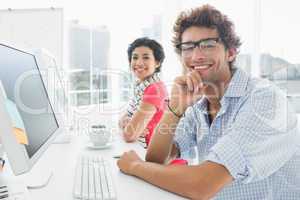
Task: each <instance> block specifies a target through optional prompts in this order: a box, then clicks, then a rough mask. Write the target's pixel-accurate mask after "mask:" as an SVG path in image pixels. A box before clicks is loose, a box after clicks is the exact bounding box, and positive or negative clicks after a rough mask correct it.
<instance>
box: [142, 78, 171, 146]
mask: <svg viewBox="0 0 300 200" xmlns="http://www.w3.org/2000/svg"><path fill="white" fill-rule="evenodd" d="M167 98H168V92H167V89H166V86H165V84H164V83H163V82H162V81H160V82H156V83H152V84H151V85H149V86H148V87H147V88H146V89H145V91H144V96H143V100H142V101H143V102H144V103H149V104H151V105H153V106H155V108H156V112H155V114H154V115H153V117H152V119H151V120H150V122H149V123H148V125H147V127H146V128H147V129H148V133H147V134H146V143H147V145H148V144H149V141H150V138H151V136H152V133H153V131H154V128H155V127H156V126H157V124H158V123H159V121H160V119H161V117H162V115H163V114H164V110H165V108H166V103H165V102H166V101H165V100H166V99H167Z"/></svg>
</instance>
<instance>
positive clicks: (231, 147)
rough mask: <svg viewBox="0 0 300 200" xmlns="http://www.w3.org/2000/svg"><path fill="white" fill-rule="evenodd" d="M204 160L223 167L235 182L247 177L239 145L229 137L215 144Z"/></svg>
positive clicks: (245, 163)
mask: <svg viewBox="0 0 300 200" xmlns="http://www.w3.org/2000/svg"><path fill="white" fill-rule="evenodd" d="M205 160H209V161H212V162H215V163H218V164H221V165H223V166H225V167H226V168H227V170H228V171H229V173H230V174H231V176H232V177H233V178H234V179H235V180H240V181H243V180H244V179H246V178H247V177H248V175H249V173H248V169H247V161H246V159H245V158H244V156H243V154H242V151H241V149H240V147H239V145H238V144H236V143H235V142H234V141H232V140H231V139H230V138H229V137H224V138H222V139H221V140H220V141H219V142H218V143H217V144H215V145H214V146H213V147H212V148H211V150H210V153H209V154H208V156H207V158H206V159H205Z"/></svg>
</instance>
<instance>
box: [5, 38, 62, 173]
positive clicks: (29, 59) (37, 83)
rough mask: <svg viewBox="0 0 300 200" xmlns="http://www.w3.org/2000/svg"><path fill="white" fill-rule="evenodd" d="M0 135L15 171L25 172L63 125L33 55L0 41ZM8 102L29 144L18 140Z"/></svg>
mask: <svg viewBox="0 0 300 200" xmlns="http://www.w3.org/2000/svg"><path fill="white" fill-rule="evenodd" d="M0 57H1V59H0V80H1V84H2V88H3V89H1V90H0V131H1V134H0V139H1V142H2V145H3V147H4V150H5V152H6V154H7V158H8V161H9V163H10V166H11V168H12V170H13V172H14V174H15V175H19V174H23V173H25V172H28V171H29V170H30V169H31V168H32V167H33V165H34V164H35V163H36V161H37V160H38V159H39V158H40V157H41V155H42V154H43V153H44V151H45V150H46V149H47V148H48V147H49V145H50V144H51V143H52V141H53V139H54V138H55V136H56V135H57V134H59V132H60V131H62V129H61V128H60V126H59V123H58V121H57V119H56V116H55V113H54V111H53V108H52V106H51V103H50V101H49V96H48V94H47V91H46V88H45V85H44V83H43V80H42V77H41V73H40V70H39V67H38V65H37V62H36V59H35V56H34V55H33V54H30V53H28V52H25V51H22V50H19V49H16V48H13V47H10V46H7V45H4V44H0ZM7 102H9V103H10V105H15V108H16V109H15V110H16V112H17V113H18V114H19V115H20V119H21V121H22V123H23V125H24V132H25V133H26V136H27V139H28V144H20V143H19V142H18V140H17V137H16V134H15V132H14V131H15V130H14V129H13V128H12V127H13V126H14V124H13V120H12V119H11V113H9V112H10V111H9V109H8V108H7Z"/></svg>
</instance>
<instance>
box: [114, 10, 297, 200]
mask: <svg viewBox="0 0 300 200" xmlns="http://www.w3.org/2000/svg"><path fill="white" fill-rule="evenodd" d="M174 32H175V37H174V40H173V43H174V45H175V47H176V52H177V53H178V54H179V56H180V59H181V61H182V64H183V67H184V68H185V71H186V73H185V74H184V75H183V76H180V77H177V78H176V79H175V81H174V86H173V88H172V91H171V98H170V101H169V105H168V107H169V112H166V113H165V114H164V116H163V118H162V120H161V122H160V124H159V126H158V127H157V129H156V131H155V133H154V135H153V139H152V141H151V143H150V146H149V148H148V151H147V155H146V162H145V161H142V160H141V159H140V158H139V157H138V156H137V154H136V153H135V152H134V151H130V152H126V153H124V154H123V156H122V157H121V159H120V160H119V161H118V166H119V168H120V169H121V171H122V172H124V173H126V174H129V175H133V176H137V177H139V178H141V179H144V180H145V181H147V182H150V183H151V184H154V185H157V186H158V187H161V188H163V189H165V190H168V191H171V192H174V193H176V194H179V195H181V196H184V197H187V198H191V199H210V198H215V199H230V200H233V199H255V200H256V199H271V200H274V199H285V200H286V199H300V134H299V132H298V131H297V128H296V127H297V117H296V115H295V113H294V112H293V111H292V110H291V108H290V107H289V106H287V104H286V103H287V101H286V96H285V94H283V93H282V92H281V91H280V90H279V89H278V88H277V87H275V86H274V85H272V84H271V83H270V82H268V81H263V80H259V79H253V78H251V77H249V76H248V75H247V74H246V73H245V72H243V71H242V70H241V69H238V68H235V67H234V65H233V64H234V60H235V57H236V55H237V53H238V48H239V46H240V40H239V38H238V37H237V36H236V34H235V32H234V27H233V24H232V22H231V21H230V20H229V19H228V18H227V17H226V16H225V15H223V14H222V13H220V12H219V11H218V10H216V9H215V8H213V7H211V6H209V5H205V6H202V7H200V8H196V9H193V10H191V11H189V12H184V13H182V14H181V15H180V16H179V17H178V19H177V21H176V22H175V26H174ZM174 133H175V134H174ZM195 147H196V148H197V150H198V159H199V164H198V165H194V166H184V165H181V166H169V165H165V163H167V161H168V159H171V158H174V157H175V156H177V157H178V156H180V154H182V153H184V152H192V151H193V149H194V148H195Z"/></svg>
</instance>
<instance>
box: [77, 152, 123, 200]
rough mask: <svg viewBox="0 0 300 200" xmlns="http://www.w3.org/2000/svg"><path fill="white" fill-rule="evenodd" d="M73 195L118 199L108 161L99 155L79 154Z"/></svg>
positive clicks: (92, 198) (86, 198) (96, 199)
mask: <svg viewBox="0 0 300 200" xmlns="http://www.w3.org/2000/svg"><path fill="white" fill-rule="evenodd" d="M73 195H74V197H75V198H77V199H85V200H100V199H101V200H102V199H105V200H106V199H107V200H110V199H117V195H116V190H115V187H114V185H113V181H112V176H111V171H110V167H109V164H108V161H107V160H105V159H104V158H102V157H99V156H87V155H81V156H79V158H78V161H77V165H76V171H75V182H74V190H73Z"/></svg>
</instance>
